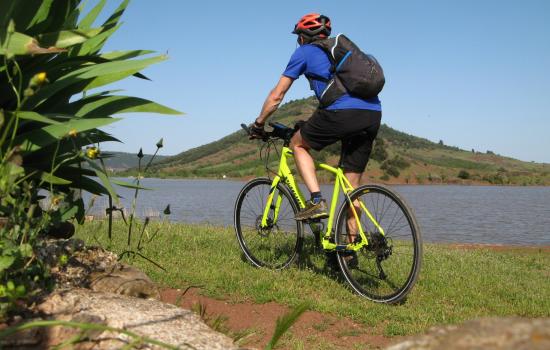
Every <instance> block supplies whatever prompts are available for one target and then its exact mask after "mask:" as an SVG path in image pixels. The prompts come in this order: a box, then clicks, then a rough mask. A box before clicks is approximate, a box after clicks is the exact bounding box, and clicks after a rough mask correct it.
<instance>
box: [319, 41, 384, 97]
mask: <svg viewBox="0 0 550 350" xmlns="http://www.w3.org/2000/svg"><path fill="white" fill-rule="evenodd" d="M311 44H313V45H315V46H318V47H320V48H321V49H323V50H324V51H325V52H326V53H327V55H328V57H329V59H330V61H331V63H332V67H331V70H330V73H331V74H332V79H329V80H326V79H319V78H318V77H313V78H312V79H316V80H322V81H325V82H326V83H327V86H326V88H325V90H323V92H322V94H321V96H319V103H320V104H321V106H322V107H327V106H329V105H331V104H332V103H333V102H334V101H336V100H337V99H338V98H340V97H341V96H342V95H344V94H346V93H349V94H350V95H352V96H356V97H360V98H363V99H369V98H373V97H376V96H377V95H378V94H379V93H380V91H382V88H383V87H384V83H385V82H386V80H385V78H384V71H383V70H382V67H381V66H380V64H379V63H378V61H377V60H376V58H374V56H372V55H368V54H366V53H364V52H362V51H361V49H359V47H358V46H357V45H355V44H354V43H353V42H352V41H351V40H350V39H348V38H347V37H346V36H345V35H343V34H338V36H336V37H334V38H328V39H321V40H316V41H314V42H312V43H311Z"/></svg>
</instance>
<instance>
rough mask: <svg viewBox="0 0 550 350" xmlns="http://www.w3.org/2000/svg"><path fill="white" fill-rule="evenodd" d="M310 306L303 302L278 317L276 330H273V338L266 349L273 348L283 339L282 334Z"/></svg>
mask: <svg viewBox="0 0 550 350" xmlns="http://www.w3.org/2000/svg"><path fill="white" fill-rule="evenodd" d="M308 308H309V306H308V304H307V303H303V304H300V305H298V306H297V307H296V308H294V309H293V310H291V311H290V312H289V313H287V314H286V315H284V316H282V317H279V318H278V319H277V323H276V325H275V331H274V332H273V336H272V337H271V340H270V341H269V343H267V345H266V347H265V350H271V349H273V348H274V347H275V346H276V345H277V343H278V342H279V340H280V339H281V336H282V335H283V334H285V333H286V332H287V331H288V330H289V328H290V327H291V326H292V325H293V324H294V323H296V321H298V318H299V317H300V316H301V315H302V314H303V313H304V312H305V311H306V310H307V309H308Z"/></svg>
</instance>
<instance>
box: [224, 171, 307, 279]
mask: <svg viewBox="0 0 550 350" xmlns="http://www.w3.org/2000/svg"><path fill="white" fill-rule="evenodd" d="M271 185H272V180H270V179H268V178H256V179H253V180H251V181H250V182H248V183H247V184H246V185H244V187H243V188H242V189H241V192H240V193H239V195H238V196H237V200H236V201H235V211H234V226H235V233H236V235H237V240H238V242H239V245H240V247H241V250H242V251H243V253H244V255H245V257H246V259H247V260H248V261H249V262H250V263H252V264H253V265H254V266H257V267H266V268H270V269H274V270H279V269H284V268H287V267H289V266H290V265H291V264H292V263H293V262H294V261H296V259H297V258H298V256H299V254H300V252H301V250H302V244H303V230H304V229H303V223H302V222H300V221H296V220H295V219H294V216H295V215H296V213H297V212H298V210H299V206H298V202H297V201H296V199H295V198H294V197H293V196H292V195H291V193H290V191H289V190H288V188H287V187H286V186H285V185H284V184H282V183H278V184H277V188H276V190H275V191H276V193H275V195H274V198H277V196H278V194H280V195H281V196H282V198H281V199H282V201H281V206H280V210H279V216H278V220H277V222H275V223H270V225H271V226H270V227H267V228H262V227H261V218H262V215H263V211H264V206H265V203H266V201H267V196H268V195H269V193H270V189H271ZM272 215H273V212H271V213H270V217H271V219H272Z"/></svg>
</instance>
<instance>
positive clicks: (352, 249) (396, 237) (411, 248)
mask: <svg viewBox="0 0 550 350" xmlns="http://www.w3.org/2000/svg"><path fill="white" fill-rule="evenodd" d="M270 126H271V127H272V128H273V130H272V131H270V132H266V133H265V135H264V136H263V138H262V140H263V141H264V142H266V143H267V144H270V145H273V144H274V143H275V142H277V141H281V140H282V141H283V147H282V150H281V153H280V162H279V167H278V170H277V172H276V175H275V176H274V177H273V178H272V179H270V178H256V179H253V180H251V181H249V182H248V183H247V184H246V185H245V186H244V187H243V188H242V190H241V192H240V193H239V195H238V197H237V200H236V202H235V212H234V225H235V232H236V234H237V239H238V241H239V245H240V247H241V249H242V251H243V252H244V255H245V256H246V259H247V260H248V261H250V262H251V263H252V264H253V265H254V266H257V267H266V268H270V269H283V268H286V267H288V266H290V265H291V264H292V263H293V262H295V261H296V259H297V258H298V256H299V255H300V252H301V250H302V246H303V242H304V238H305V233H304V225H306V224H307V225H309V226H310V228H311V232H312V234H313V235H315V236H316V240H317V241H318V242H319V245H320V246H321V247H322V248H323V249H324V250H325V251H326V252H335V254H336V258H337V261H338V265H339V267H340V269H341V271H342V274H343V275H344V277H345V279H346V280H347V282H349V285H350V286H351V287H352V289H353V290H354V291H355V292H357V293H358V294H360V295H361V296H363V297H365V298H368V299H370V300H372V301H375V302H381V303H397V302H400V301H402V300H403V299H404V298H405V297H406V296H407V294H408V293H409V292H410V291H411V289H412V287H413V286H414V284H415V282H416V280H417V278H418V275H419V273H420V266H421V261H422V238H421V235H420V229H419V227H418V224H417V222H416V219H415V217H414V214H413V212H412V210H411V209H410V208H409V207H408V206H407V204H406V203H405V201H404V200H403V199H402V198H401V197H400V196H399V195H398V194H397V193H395V192H394V191H393V190H391V189H389V188H387V187H384V186H380V185H364V186H360V187H358V188H356V189H354V188H353V187H352V186H351V184H350V183H349V181H348V179H347V178H346V177H345V175H344V172H343V170H342V168H341V166H340V165H339V166H338V167H336V168H335V167H332V166H330V165H327V164H323V163H316V167H317V168H318V169H322V170H325V171H328V172H330V173H332V174H334V177H335V181H334V190H333V194H332V199H331V201H330V212H329V217H328V219H327V222H326V226H325V224H324V222H323V221H322V220H309V221H305V222H304V221H296V220H295V219H294V217H295V215H296V214H297V213H298V211H299V210H300V209H301V208H304V207H305V199H304V196H303V195H302V192H301V191H300V188H299V187H298V185H297V183H296V180H295V177H294V175H293V174H292V171H291V169H290V168H289V166H288V163H287V160H288V158H289V157H292V156H293V153H292V150H291V149H290V148H289V144H290V139H291V138H292V135H293V134H294V132H295V129H292V128H289V127H287V126H285V125H282V124H280V123H270ZM242 127H243V128H244V129H245V131H247V133H249V134H250V131H249V130H248V128H247V127H246V125H244V124H243V125H242ZM268 148H269V147H268ZM271 149H273V147H271ZM340 192H342V193H343V200H342V201H341V204H340V205H339V207H338V199H339V197H340ZM337 207H338V208H337Z"/></svg>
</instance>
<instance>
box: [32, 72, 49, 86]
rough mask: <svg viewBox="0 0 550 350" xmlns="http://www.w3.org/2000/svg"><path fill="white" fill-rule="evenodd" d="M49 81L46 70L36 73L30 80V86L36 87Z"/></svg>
mask: <svg viewBox="0 0 550 350" xmlns="http://www.w3.org/2000/svg"><path fill="white" fill-rule="evenodd" d="M47 81H48V78H47V77H46V72H40V73H36V74H35V75H34V76H33V77H32V79H31V81H30V82H29V87H30V88H36V87H38V86H41V85H44V83H45V82H47Z"/></svg>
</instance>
